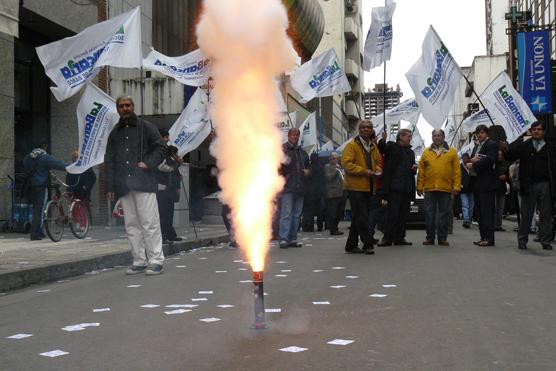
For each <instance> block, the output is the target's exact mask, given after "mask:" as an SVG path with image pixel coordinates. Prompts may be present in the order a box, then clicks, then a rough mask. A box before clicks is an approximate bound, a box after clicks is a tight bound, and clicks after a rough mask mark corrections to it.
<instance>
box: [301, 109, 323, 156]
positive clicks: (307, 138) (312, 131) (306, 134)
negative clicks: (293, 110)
mask: <svg viewBox="0 0 556 371" xmlns="http://www.w3.org/2000/svg"><path fill="white" fill-rule="evenodd" d="M299 131H300V134H299V136H300V139H299V144H300V145H301V147H302V148H308V147H312V146H315V145H317V143H318V140H317V115H316V114H315V112H313V113H311V114H310V115H309V116H307V118H306V119H305V121H303V123H302V124H301V125H300V126H299Z"/></svg>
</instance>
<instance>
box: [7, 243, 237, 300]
mask: <svg viewBox="0 0 556 371" xmlns="http://www.w3.org/2000/svg"><path fill="white" fill-rule="evenodd" d="M228 241H229V237H228V235H222V236H214V237H207V238H202V239H199V240H195V241H182V242H176V243H173V244H169V245H163V246H162V249H163V251H164V256H170V255H175V254H177V253H180V252H182V251H189V250H192V249H196V248H199V247H202V246H208V245H215V244H218V243H222V242H228ZM131 262H132V259H131V251H125V252H117V253H113V254H106V255H102V256H97V257H94V258H87V259H82V260H75V261H71V262H65V263H55V264H52V265H47V266H43V267H37V268H30V269H22V270H19V271H16V272H9V273H4V274H0V293H2V292H4V293H5V292H7V291H11V290H17V289H22V288H24V287H27V286H30V285H34V284H38V283H47V282H53V281H57V280H61V279H64V278H68V277H75V276H79V275H82V274H84V273H86V272H91V271H94V270H100V269H106V268H114V267H115V266H118V265H123V266H125V265H130V264H131Z"/></svg>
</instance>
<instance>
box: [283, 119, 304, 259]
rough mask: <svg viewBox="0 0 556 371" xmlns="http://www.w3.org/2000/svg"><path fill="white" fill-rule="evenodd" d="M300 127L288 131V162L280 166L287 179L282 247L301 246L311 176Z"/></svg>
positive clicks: (285, 146)
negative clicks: (306, 180)
mask: <svg viewBox="0 0 556 371" xmlns="http://www.w3.org/2000/svg"><path fill="white" fill-rule="evenodd" d="M298 142H299V129H296V128H292V129H290V130H289V131H288V141H287V142H286V143H284V145H283V146H282V150H283V151H284V154H285V156H286V159H287V162H286V163H285V164H283V165H282V166H281V167H280V175H282V176H283V177H284V179H285V181H286V183H285V184H284V190H283V191H282V194H281V196H280V228H279V232H278V236H279V238H280V248H282V249H285V248H288V247H301V244H300V243H299V242H297V230H298V229H299V217H300V216H301V211H302V209H303V192H304V178H305V177H307V176H309V174H310V171H309V169H307V166H308V165H309V156H308V155H307V152H305V151H304V150H303V148H301V147H300V146H299V145H298V144H297V143H298Z"/></svg>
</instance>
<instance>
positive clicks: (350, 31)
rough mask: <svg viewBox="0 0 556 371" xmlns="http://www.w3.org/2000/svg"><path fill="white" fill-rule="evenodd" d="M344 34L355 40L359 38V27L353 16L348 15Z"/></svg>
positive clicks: (348, 38)
mask: <svg viewBox="0 0 556 371" xmlns="http://www.w3.org/2000/svg"><path fill="white" fill-rule="evenodd" d="M344 34H345V37H346V39H347V40H350V41H353V40H357V39H358V38H359V29H358V28H357V24H356V23H355V21H354V20H353V18H351V17H346V19H345V21H344Z"/></svg>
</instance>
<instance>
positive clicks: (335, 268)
mask: <svg viewBox="0 0 556 371" xmlns="http://www.w3.org/2000/svg"><path fill="white" fill-rule="evenodd" d="M332 269H334V270H342V269H346V267H332Z"/></svg>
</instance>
